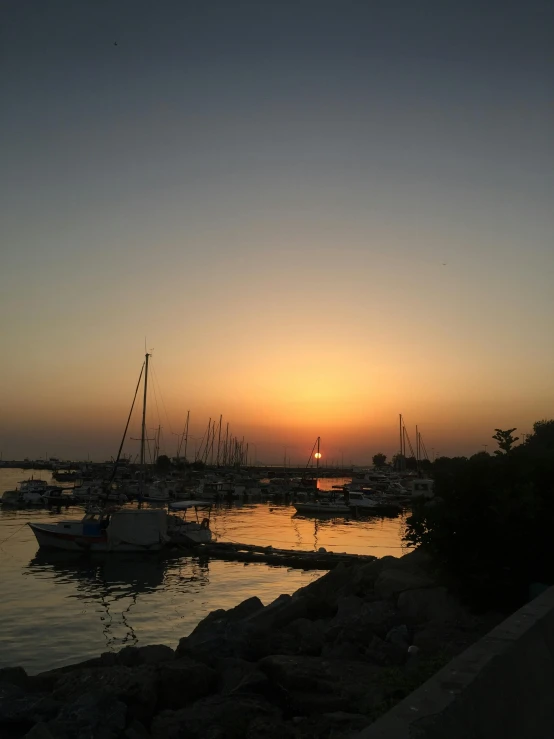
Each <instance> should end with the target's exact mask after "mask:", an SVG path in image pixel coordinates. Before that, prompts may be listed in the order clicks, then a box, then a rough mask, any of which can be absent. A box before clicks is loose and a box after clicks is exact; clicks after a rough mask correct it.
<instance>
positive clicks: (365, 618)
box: [325, 600, 399, 643]
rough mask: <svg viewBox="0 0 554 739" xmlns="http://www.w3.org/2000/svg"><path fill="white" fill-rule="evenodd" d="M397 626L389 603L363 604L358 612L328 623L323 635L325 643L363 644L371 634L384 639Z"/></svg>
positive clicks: (396, 615) (384, 601) (374, 602)
mask: <svg viewBox="0 0 554 739" xmlns="http://www.w3.org/2000/svg"><path fill="white" fill-rule="evenodd" d="M398 624H399V615H398V613H397V612H396V610H395V609H394V608H393V606H392V604H391V603H390V602H389V601H386V600H382V601H373V602H371V603H363V604H362V606H361V608H360V609H359V610H358V611H355V610H354V611H352V612H351V613H350V615H346V616H343V617H341V616H340V615H339V614H338V613H337V616H335V618H334V619H333V620H332V621H331V622H330V623H329V626H328V629H327V631H326V634H325V639H326V641H335V640H336V639H337V638H339V637H341V640H342V641H359V642H361V643H364V642H365V641H367V640H368V639H369V638H370V637H371V635H372V634H374V633H375V634H377V635H378V636H380V637H382V638H384V637H385V636H386V634H387V633H388V632H389V631H390V629H392V628H393V627H394V626H398Z"/></svg>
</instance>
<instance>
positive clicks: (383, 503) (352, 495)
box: [293, 478, 434, 516]
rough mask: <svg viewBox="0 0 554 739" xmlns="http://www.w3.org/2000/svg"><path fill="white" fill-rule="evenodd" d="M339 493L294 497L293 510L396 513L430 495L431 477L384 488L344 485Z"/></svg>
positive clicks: (335, 513)
mask: <svg viewBox="0 0 554 739" xmlns="http://www.w3.org/2000/svg"><path fill="white" fill-rule="evenodd" d="M342 490H343V492H342V494H341V493H338V492H337V491H334V492H333V493H331V494H327V495H322V494H321V492H320V493H319V494H318V495H317V497H316V498H314V499H312V500H308V499H306V500H298V501H297V502H295V503H294V504H293V505H294V508H295V509H296V512H297V513H300V514H304V515H306V514H308V515H314V514H316V515H335V516H339V515H348V514H350V513H355V514H361V515H364V514H365V515H372V514H379V513H386V512H394V513H396V512H400V511H402V510H403V509H404V508H405V507H406V505H409V503H410V501H411V500H413V499H414V498H418V497H424V498H431V497H433V494H434V493H433V480H428V479H420V478H417V479H415V480H413V481H412V482H411V485H410V487H408V488H407V487H404V486H402V485H400V484H398V485H397V484H396V483H393V484H389V485H388V486H387V487H386V488H385V489H383V488H382V489H378V488H370V487H367V486H362V487H360V486H359V484H354V485H352V484H350V485H345V486H344V487H343V488H342Z"/></svg>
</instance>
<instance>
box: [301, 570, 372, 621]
mask: <svg viewBox="0 0 554 739" xmlns="http://www.w3.org/2000/svg"><path fill="white" fill-rule="evenodd" d="M357 577H359V573H358V566H357V565H356V564H353V563H349V564H346V563H344V562H340V563H339V564H338V565H337V566H336V567H334V568H333V569H332V570H330V571H329V572H327V574H325V575H323V577H320V578H319V579H318V580H314V581H313V582H311V583H310V584H309V585H306V586H305V587H303V588H301V589H300V590H298V591H297V592H296V595H297V596H298V595H302V596H304V597H305V598H307V599H308V600H309V609H310V610H309V613H308V616H309V617H310V618H327V617H328V616H334V615H335V613H336V611H337V601H338V600H339V598H342V597H344V596H346V595H352V594H354V593H355V591H356V587H357V586H356V578H357Z"/></svg>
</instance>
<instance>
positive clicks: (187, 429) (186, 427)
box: [184, 411, 190, 463]
mask: <svg viewBox="0 0 554 739" xmlns="http://www.w3.org/2000/svg"><path fill="white" fill-rule="evenodd" d="M189 416H190V411H187V423H186V425H185V455H184V456H185V463H186V461H187V442H188V440H189Z"/></svg>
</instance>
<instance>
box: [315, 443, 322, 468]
mask: <svg viewBox="0 0 554 739" xmlns="http://www.w3.org/2000/svg"><path fill="white" fill-rule="evenodd" d="M320 440H321V437H319V436H318V437H317V454H316V455H315V468H316V470H318V469H319V459H320V457H321V454H320V453H319V442H320Z"/></svg>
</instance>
